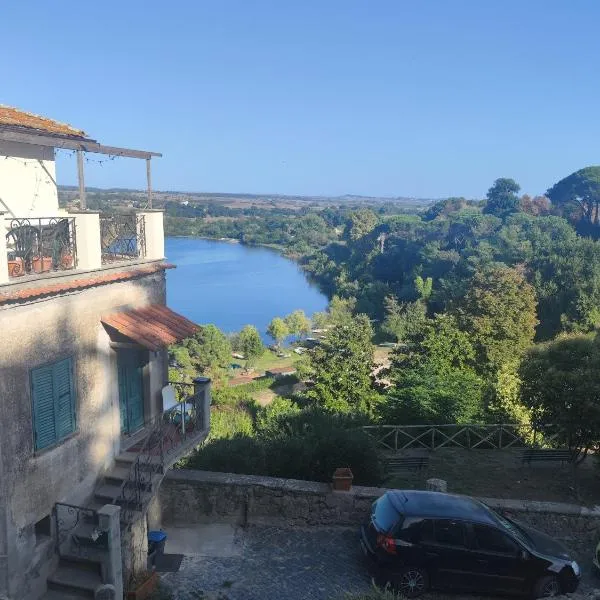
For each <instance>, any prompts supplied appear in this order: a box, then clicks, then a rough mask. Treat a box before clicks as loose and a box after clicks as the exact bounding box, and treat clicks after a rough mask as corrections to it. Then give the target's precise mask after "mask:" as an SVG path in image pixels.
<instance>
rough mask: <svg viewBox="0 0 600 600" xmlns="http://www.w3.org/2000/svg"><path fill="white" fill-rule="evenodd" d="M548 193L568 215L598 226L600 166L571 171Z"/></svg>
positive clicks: (554, 202) (599, 216)
mask: <svg viewBox="0 0 600 600" xmlns="http://www.w3.org/2000/svg"><path fill="white" fill-rule="evenodd" d="M546 195H547V196H548V198H550V200H551V202H552V204H553V205H555V206H557V207H559V208H560V209H562V210H563V212H564V213H565V214H566V215H571V216H576V217H577V218H579V219H581V220H582V221H583V222H584V223H586V224H588V225H592V224H593V225H595V226H596V227H597V226H598V225H599V222H600V214H599V211H598V205H599V204H600V166H598V167H585V168H584V169H580V170H579V171H575V173H571V174H570V175H569V176H568V177H565V178H564V179H561V180H560V181H559V182H558V183H555V184H554V185H553V186H552V187H551V188H550V189H549V190H548V191H547V192H546ZM573 210H574V211H575V213H574V214H573Z"/></svg>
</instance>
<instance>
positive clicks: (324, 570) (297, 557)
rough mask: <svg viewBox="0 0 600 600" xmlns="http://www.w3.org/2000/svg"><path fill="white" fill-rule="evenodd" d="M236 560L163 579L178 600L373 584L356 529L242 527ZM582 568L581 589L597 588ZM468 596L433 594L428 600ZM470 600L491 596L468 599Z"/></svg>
mask: <svg viewBox="0 0 600 600" xmlns="http://www.w3.org/2000/svg"><path fill="white" fill-rule="evenodd" d="M234 545H235V548H236V550H237V552H236V555H235V556H227V557H214V556H198V555H196V556H186V557H185V558H184V560H183V563H182V565H181V568H180V570H179V572H178V573H168V574H165V575H164V576H163V583H164V584H165V585H166V586H167V587H168V588H169V589H170V590H171V591H172V592H173V596H174V599H175V600H198V599H200V598H202V599H204V600H208V599H220V600H282V599H285V600H316V599H319V600H338V599H340V600H342V599H343V598H344V597H345V595H346V594H347V593H350V592H364V591H366V590H368V589H369V587H370V585H371V580H370V577H369V575H368V572H367V568H366V565H365V562H364V558H363V556H362V554H361V553H360V550H359V545H358V535H357V531H356V530H355V529H347V528H321V529H317V528H310V529H301V528H293V529H292V528H288V529H281V528H275V527H256V526H252V527H249V528H248V529H241V528H238V529H236V531H235V536H234ZM587 567H588V565H587V564H586V565H585V567H584V579H583V582H582V586H581V587H580V590H581V591H586V590H589V589H590V588H592V587H598V585H599V584H598V581H597V580H596V579H595V575H594V574H593V573H591V569H589V568H587ZM460 597H464V594H460V595H459V594H442V593H437V592H431V593H429V594H427V595H426V596H425V598H428V599H430V600H457V598H460ZM469 598H471V600H488V597H486V598H484V597H482V596H475V595H471V596H469Z"/></svg>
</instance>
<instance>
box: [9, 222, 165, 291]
mask: <svg viewBox="0 0 600 600" xmlns="http://www.w3.org/2000/svg"><path fill="white" fill-rule="evenodd" d="M0 219H3V222H4V235H0V284H6V283H9V284H10V283H17V282H19V281H23V280H30V279H36V278H42V277H50V276H56V275H60V274H65V275H68V274H69V272H82V271H91V270H97V269H101V268H108V267H114V266H121V265H123V266H124V265H127V264H131V263H133V262H143V261H153V260H161V259H163V258H164V233H163V214H162V211H154V210H145V211H138V212H135V213H127V214H123V213H114V214H99V213H92V212H80V213H64V214H63V215H57V216H49V217H23V218H19V217H10V218H7V217H5V216H4V215H3V214H2V213H0ZM3 246H4V247H3ZM3 263H5V264H3Z"/></svg>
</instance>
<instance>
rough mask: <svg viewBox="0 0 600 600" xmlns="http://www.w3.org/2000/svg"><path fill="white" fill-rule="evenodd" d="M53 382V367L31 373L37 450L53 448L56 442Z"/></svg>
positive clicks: (34, 432)
mask: <svg viewBox="0 0 600 600" xmlns="http://www.w3.org/2000/svg"><path fill="white" fill-rule="evenodd" d="M53 380H54V377H53V369H52V366H48V367H41V368H39V369H34V370H33V371H32V372H31V388H32V396H33V434H34V442H35V449H36V450H41V449H42V448H46V447H47V446H51V445H52V444H54V443H55V441H56V431H55V424H54V381H53Z"/></svg>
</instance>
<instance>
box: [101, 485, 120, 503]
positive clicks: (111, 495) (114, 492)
mask: <svg viewBox="0 0 600 600" xmlns="http://www.w3.org/2000/svg"><path fill="white" fill-rule="evenodd" d="M120 495H121V486H120V485H108V484H105V485H101V486H99V487H97V488H96V489H95V490H94V500H97V501H100V502H104V504H113V503H114V502H115V500H117V498H118V497H119V496H120Z"/></svg>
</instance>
